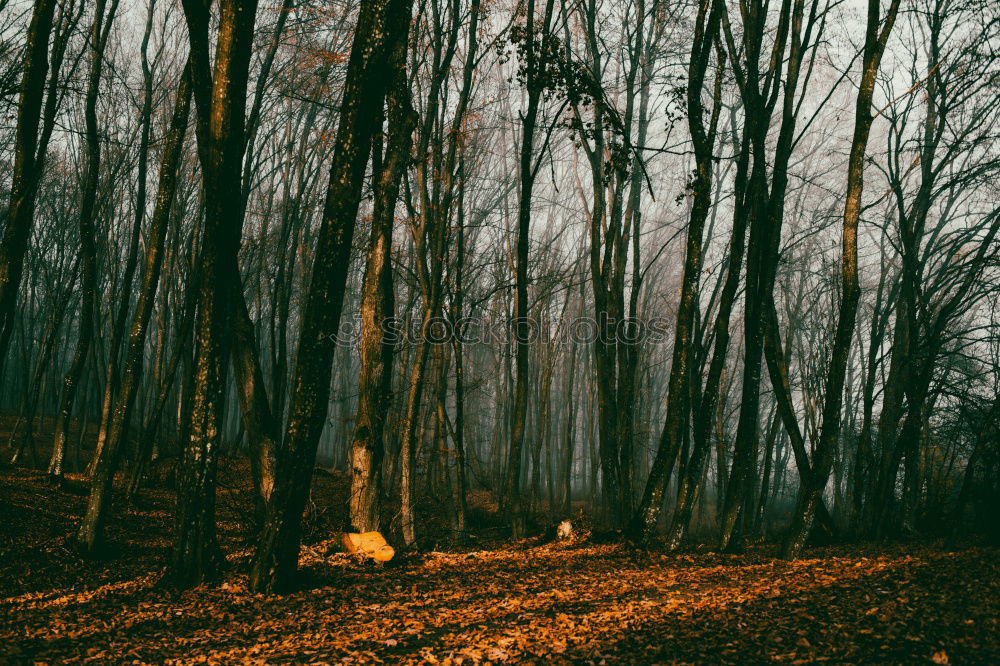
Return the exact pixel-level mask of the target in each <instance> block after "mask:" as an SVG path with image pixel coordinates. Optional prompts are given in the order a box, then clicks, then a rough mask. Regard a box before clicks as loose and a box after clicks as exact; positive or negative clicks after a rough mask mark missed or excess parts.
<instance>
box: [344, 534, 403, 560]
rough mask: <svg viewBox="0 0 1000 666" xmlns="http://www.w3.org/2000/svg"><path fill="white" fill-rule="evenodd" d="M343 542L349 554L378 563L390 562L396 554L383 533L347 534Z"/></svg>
mask: <svg viewBox="0 0 1000 666" xmlns="http://www.w3.org/2000/svg"><path fill="white" fill-rule="evenodd" d="M342 542H343V544H344V550H345V551H346V552H347V553H349V554H351V555H357V556H359V557H362V558H367V559H372V560H375V561H376V562H388V561H389V560H391V559H392V558H393V556H394V555H395V554H396V551H395V550H394V549H393V547H392V546H390V545H389V544H388V542H387V541H386V540H385V537H383V536H382V533H381V532H364V533H363V534H358V533H356V532H346V533H345V534H344V537H343V539H342Z"/></svg>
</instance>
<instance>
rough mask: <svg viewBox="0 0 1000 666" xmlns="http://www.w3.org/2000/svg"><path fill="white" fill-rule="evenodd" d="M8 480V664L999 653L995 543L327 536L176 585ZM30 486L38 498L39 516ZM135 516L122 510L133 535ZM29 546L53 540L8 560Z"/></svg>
mask: <svg viewBox="0 0 1000 666" xmlns="http://www.w3.org/2000/svg"><path fill="white" fill-rule="evenodd" d="M5 477H8V478H5ZM11 481H12V480H11V479H10V478H9V472H3V473H0V492H2V493H3V494H2V495H0V497H2V498H3V502H4V504H3V506H2V507H0V510H2V511H4V512H5V514H9V515H13V516H14V518H15V520H14V522H13V525H14V527H13V530H11V531H7V530H6V529H5V532H4V540H3V542H0V544H2V545H0V662H3V661H4V658H5V657H6V658H7V659H8V660H11V661H25V662H31V661H48V662H60V663H61V662H71V663H78V662H93V663H103V662H108V661H114V662H119V661H122V662H137V663H145V662H155V663H160V662H184V663H189V662H200V661H204V662H211V663H234V662H259V663H286V662H287V663H301V662H319V663H324V662H329V663H334V662H336V663H377V662H387V663H398V662H426V663H452V664H456V663H474V662H480V661H491V662H525V661H534V662H538V663H542V662H545V663H552V662H555V663H601V662H608V663H614V662H618V663H637V662H638V663H647V662H653V663H705V662H709V663H765V662H766V663H773V662H783V663H791V664H795V663H812V662H818V661H832V662H839V663H844V662H848V663H857V662H877V663H937V664H942V663H947V664H963V663H1000V632H998V629H1000V627H998V626H997V625H998V610H1000V576H998V574H1000V561H998V558H997V554H998V552H997V550H995V549H985V548H971V549H966V550H963V551H960V552H956V553H949V552H944V551H942V550H940V549H936V548H933V547H930V546H921V547H918V548H907V549H902V548H891V549H858V548H841V549H826V550H823V551H812V552H811V553H810V554H811V555H812V556H813V557H814V559H805V560H800V561H796V562H784V561H782V560H778V559H775V558H773V557H771V551H770V550H769V549H764V550H760V551H754V552H751V553H749V554H746V555H741V556H729V555H718V554H707V553H706V554H680V555H667V554H662V553H659V552H657V551H655V550H653V551H649V552H642V553H637V552H634V551H631V550H629V549H628V548H625V547H623V546H620V545H601V546H595V545H587V544H568V545H567V544H548V545H543V546H537V547H519V548H516V549H515V548H510V549H500V550H489V551H479V552H468V553H437V552H433V553H428V554H426V555H424V556H423V557H420V558H416V557H411V558H409V559H408V560H404V561H403V562H402V563H401V564H400V565H399V566H397V567H395V568H380V567H376V566H372V565H362V564H359V563H358V562H357V561H356V560H355V559H354V558H351V557H349V556H347V555H343V554H331V555H324V554H323V553H325V552H327V551H331V552H332V551H335V550H336V547H335V544H334V543H333V542H332V541H331V543H329V544H326V543H319V544H315V545H314V546H312V547H309V548H306V549H304V551H303V560H302V564H303V567H304V571H303V580H304V589H303V590H302V591H300V592H298V593H295V594H290V595H287V596H282V597H262V596H258V595H252V594H250V593H248V592H247V589H246V577H245V574H244V570H245V562H246V555H245V551H239V550H235V549H231V550H233V552H232V553H231V555H230V560H231V561H232V562H233V563H234V566H233V567H232V568H231V569H230V570H229V571H228V572H227V573H226V574H225V577H224V579H223V581H221V582H220V584H218V585H215V586H211V587H204V588H200V589H196V590H191V591H188V592H185V593H183V594H171V593H167V592H165V591H164V590H162V589H160V588H158V587H157V586H156V581H157V571H158V570H159V569H160V567H161V566H162V561H163V552H162V549H157V548H151V549H147V546H151V544H145V543H143V542H137V543H132V544H130V545H127V546H126V548H127V549H128V553H127V554H126V555H125V556H122V557H119V558H118V559H117V560H115V561H110V562H105V563H98V564H96V565H95V564H93V563H87V564H84V563H81V562H79V561H77V560H74V559H73V558H72V556H71V554H70V553H69V552H68V551H66V552H63V550H61V549H62V546H59V545H58V539H57V538H55V537H54V536H53V535H54V534H55V533H57V532H59V531H60V530H61V529H64V528H65V527H66V526H65V525H63V524H62V520H63V519H61V518H59V517H58V511H56V510H55V509H54V508H53V502H55V501H57V500H58V501H59V502H62V505H63V506H65V507H70V506H75V505H76V503H77V500H76V499H75V497H73V496H71V495H67V494H66V493H64V492H62V491H56V490H48V491H47V492H46V493H45V495H44V496H43V494H42V493H41V492H40V489H36V491H31V486H32V482H31V480H30V479H28V480H26V479H25V478H23V477H22V478H19V479H17V484H16V485H15V484H14V483H12V482H11ZM31 492H36V493H37V494H35V495H30V493H31ZM27 500H30V501H31V502H34V501H36V500H37V502H38V505H37V507H35V508H33V509H31V513H30V515H31V516H33V518H34V520H33V521H32V524H31V525H30V526H28V525H22V524H21V521H22V520H23V519H25V518H26V517H27V516H28V515H29V513H28V511H29V509H28V508H26V507H25V505H24V503H25V501H27ZM157 517H159V518H160V519H162V518H163V516H160V515H159V514H158V513H156V512H151V515H147V516H145V518H146V519H156V518H157ZM138 519H139V517H137V516H133V515H131V514H129V515H126V516H125V517H124V518H123V520H122V522H123V523H124V525H125V526H126V527H127V528H128V531H129V532H132V531H134V530H136V529H138V528H139V524H138ZM133 521H134V522H133ZM49 523H51V525H49V527H46V525H48V524H49ZM146 529H149V527H148V523H146ZM114 537H115V538H125V537H126V535H125V534H124V533H123V532H122V531H121V529H116V530H115V532H114ZM135 537H136V534H134V533H133V534H132V538H135ZM15 542H16V543H15ZM29 542H30V543H29ZM53 544H55V545H53ZM527 545H529V544H522V546H527ZM161 547H162V544H161ZM30 552H35V553H39V554H42V553H47V555H45V556H43V557H41V558H40V560H39V561H32V560H25V561H19V560H18V561H14V560H12V559H11V558H12V557H16V558H22V557H25V556H26V555H27V554H28V553H30ZM143 553H145V554H143ZM17 566H20V567H21V569H22V571H21V572H20V575H17V572H15V570H14V567H17ZM12 575H13V576H14V579H15V581H16V582H11V579H8V576H12Z"/></svg>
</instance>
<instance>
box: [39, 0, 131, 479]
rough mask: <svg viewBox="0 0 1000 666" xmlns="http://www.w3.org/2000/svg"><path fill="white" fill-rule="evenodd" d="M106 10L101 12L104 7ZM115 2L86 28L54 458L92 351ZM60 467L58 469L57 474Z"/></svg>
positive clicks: (98, 7)
mask: <svg viewBox="0 0 1000 666" xmlns="http://www.w3.org/2000/svg"><path fill="white" fill-rule="evenodd" d="M106 8H107V13H106V14H105V9H106ZM117 9H118V0H111V6H110V7H109V8H108V7H107V2H106V0H97V2H96V4H95V6H94V22H93V24H92V25H91V28H90V36H89V42H90V56H91V62H90V73H89V76H88V78H87V94H86V100H85V103H84V112H83V115H84V121H85V124H86V131H85V142H86V148H85V150H84V153H85V154H86V160H87V171H86V175H85V177H84V182H83V193H82V199H81V202H80V291H81V299H80V329H79V333H78V338H77V342H76V349H75V350H74V352H73V360H72V361H71V362H70V366H69V370H68V371H67V373H66V376H65V377H64V378H63V385H62V395H61V397H60V399H59V411H58V412H57V414H56V423H55V434H54V436H53V443H52V448H53V456H56V455H58V457H59V458H62V457H63V455H64V453H65V450H66V438H67V437H68V435H69V422H70V418H71V416H72V412H73V403H74V400H75V399H76V390H77V387H78V385H79V383H80V379H81V378H82V376H83V369H84V366H85V365H86V363H87V356H88V355H89V354H90V348H91V344H92V343H93V339H94V313H95V301H96V298H97V246H96V244H95V238H94V236H95V233H96V231H95V226H96V225H95V221H96V218H97V190H98V187H99V186H100V179H101V138H100V136H99V133H98V131H99V128H98V126H97V97H98V94H99V92H100V84H101V71H102V69H103V66H104V50H105V46H106V45H107V40H108V36H109V35H110V32H111V27H112V25H113V23H114V20H115V13H116V11H117ZM61 471H62V470H61V469H59V470H58V472H61Z"/></svg>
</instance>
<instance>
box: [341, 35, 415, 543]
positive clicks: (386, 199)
mask: <svg viewBox="0 0 1000 666" xmlns="http://www.w3.org/2000/svg"><path fill="white" fill-rule="evenodd" d="M405 47H406V43H405V42H404V41H402V40H400V41H399V42H398V43H397V44H396V45H395V46H394V53H393V67H394V68H395V69H396V71H395V73H394V76H395V79H394V80H393V81H392V82H391V84H390V88H389V91H388V94H387V106H388V113H387V116H388V121H389V132H388V142H387V146H386V156H385V163H384V164H383V165H382V168H381V174H380V176H379V180H378V184H377V187H376V192H375V209H374V211H373V213H372V230H371V240H370V241H369V244H368V258H367V264H366V267H365V276H364V280H363V281H362V287H361V343H360V354H361V371H360V375H359V378H358V383H359V388H358V409H357V414H356V416H355V421H354V434H353V441H352V443H351V451H350V470H351V495H350V527H351V529H352V530H353V531H355V532H369V531H373V530H379V529H381V527H382V526H381V510H382V504H381V501H382V457H383V453H384V450H383V439H382V438H383V433H384V431H385V417H386V414H387V413H388V411H389V406H390V398H391V388H392V361H393V349H394V346H395V344H396V340H394V339H393V337H392V335H393V331H392V329H391V326H392V324H393V321H392V320H393V310H394V299H393V279H392V233H393V227H394V224H393V222H394V219H395V211H396V202H397V199H398V198H399V188H400V182H401V180H402V177H403V172H404V170H405V169H406V166H407V161H408V159H409V155H410V145H411V143H412V135H413V129H414V126H415V125H416V119H415V113H414V111H413V108H412V107H411V105H410V97H409V94H410V93H409V90H408V87H407V86H408V82H407V80H406V76H405V58H406V52H405Z"/></svg>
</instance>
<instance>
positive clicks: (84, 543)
mask: <svg viewBox="0 0 1000 666" xmlns="http://www.w3.org/2000/svg"><path fill="white" fill-rule="evenodd" d="M190 76H191V74H190V68H189V67H187V66H186V67H185V69H184V73H183V74H182V75H181V81H180V85H179V86H178V90H177V100H176V102H175V104H174V110H173V115H172V116H171V120H170V128H169V130H168V131H167V137H166V143H165V146H164V149H163V158H162V162H161V163H160V176H159V180H160V182H159V188H158V192H157V195H156V206H155V208H154V210H153V218H152V221H151V223H150V229H149V240H148V242H147V246H146V257H145V264H144V267H143V274H142V283H141V285H140V287H139V296H138V300H137V302H136V309H135V314H134V315H133V318H132V326H131V330H130V332H129V338H128V346H127V348H126V352H125V363H124V365H123V371H122V381H121V385H120V387H119V390H118V392H117V395H116V396H115V401H114V404H113V406H112V408H111V410H110V415H111V420H110V423H109V424H108V434H107V436H106V439H105V444H104V446H103V447H99V448H98V450H97V451H96V452H95V456H96V460H95V465H94V473H93V475H92V477H91V488H90V496H89V498H88V500H87V512H86V514H85V515H84V519H83V522H82V524H81V525H80V530H79V533H78V535H77V541H78V543H79V544H80V546H81V547H82V548H83V549H84V550H85V551H86V552H90V553H93V552H94V551H95V550H97V548H98V547H99V545H100V543H101V540H102V538H103V529H104V523H105V521H106V519H107V515H108V512H109V510H110V503H111V492H112V481H113V479H114V475H115V472H116V471H117V468H118V462H119V460H120V458H121V452H122V444H123V440H124V438H125V434H126V433H127V431H128V426H129V422H130V421H131V415H132V409H133V406H134V404H135V394H136V391H137V390H138V388H139V380H140V377H141V373H142V354H143V348H144V346H145V342H146V331H147V329H148V327H149V320H150V317H151V315H152V311H153V303H154V301H155V299H156V289H157V285H158V284H159V279H160V269H161V267H162V265H163V253H164V241H165V239H166V233H167V226H168V223H169V220H170V209H171V206H172V204H173V201H174V197H175V194H176V191H177V176H178V173H177V171H178V166H179V164H180V158H181V153H182V148H183V145H184V134H185V129H186V128H187V121H188V114H189V109H190V105H191V80H190ZM128 297H129V295H128V294H125V295H123V298H128ZM153 434H154V433H151V432H150V433H147V436H146V437H143V438H142V440H140V441H141V442H142V444H143V450H140V452H139V455H138V456H137V457H138V458H140V459H142V458H144V457H145V456H144V455H143V454H144V449H145V444H146V443H147V442H148V441H149V440H150V439H152V437H153ZM133 464H134V465H135V467H136V468H137V469H138V468H140V467H141V464H142V463H141V462H140V461H139V460H137V461H135V462H134V463H133Z"/></svg>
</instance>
